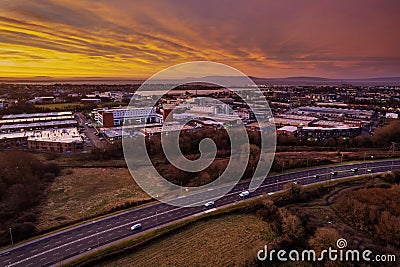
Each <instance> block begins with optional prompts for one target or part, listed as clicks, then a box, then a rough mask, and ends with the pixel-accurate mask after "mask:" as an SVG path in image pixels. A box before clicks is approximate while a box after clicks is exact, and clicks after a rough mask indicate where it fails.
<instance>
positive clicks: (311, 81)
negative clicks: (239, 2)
mask: <svg viewBox="0 0 400 267" xmlns="http://www.w3.org/2000/svg"><path fill="white" fill-rule="evenodd" d="M216 78H217V79H218V80H222V81H224V80H225V81H229V82H230V83H234V81H235V80H236V79H238V80H239V79H240V78H239V77H232V76H207V77H201V78H198V79H199V81H207V80H208V79H211V80H213V79H216ZM250 78H251V79H252V80H253V81H254V82H255V83H256V84H258V85H261V84H265V85H289V86H296V85H297V86H311V85H322V86H323V85H329V86H338V85H342V84H350V85H354V86H379V85H381V86H384V85H391V86H396V85H397V86H400V77H376V78H358V79H348V78H344V79H338V78H323V77H307V76H299V77H286V78H262V77H254V76H250ZM191 79H192V78H187V79H185V80H191ZM143 81H144V79H129V78H99V77H85V78H71V79H67V78H65V79H60V78H53V77H47V76H39V77H33V78H1V77H0V82H3V83H46V84H54V83H69V84H140V83H142V82H143ZM176 81H177V80H175V79H168V80H163V81H161V80H160V83H161V82H168V83H175V82H176Z"/></svg>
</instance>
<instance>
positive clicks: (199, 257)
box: [100, 214, 275, 267]
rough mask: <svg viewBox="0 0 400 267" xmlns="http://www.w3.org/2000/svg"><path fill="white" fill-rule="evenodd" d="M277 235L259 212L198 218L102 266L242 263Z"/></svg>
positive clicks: (231, 264)
mask: <svg viewBox="0 0 400 267" xmlns="http://www.w3.org/2000/svg"><path fill="white" fill-rule="evenodd" d="M274 237H275V234H274V232H273V231H272V230H271V229H270V227H269V225H268V224H267V223H266V222H264V221H262V220H261V219H259V218H258V217H256V216H255V215H245V214H237V215H226V216H222V217H219V218H216V219H212V220H209V221H201V222H197V223H195V224H193V225H192V226H190V227H189V228H187V229H185V230H183V231H181V232H179V233H177V234H174V235H173V236H170V237H168V238H163V239H161V240H156V241H154V242H152V243H150V244H149V245H147V246H144V247H143V248H141V249H139V250H138V251H136V252H134V253H131V254H129V255H126V256H125V257H122V258H119V259H115V260H112V261H109V262H105V263H104V264H102V265H100V266H107V267H111V266H147V267H151V266H200V265H201V266H238V265H243V264H245V262H246V261H247V260H248V259H251V258H254V257H255V256H256V255H257V251H258V250H259V249H262V248H263V247H264V245H265V244H266V243H267V242H269V241H271V240H273V239H274Z"/></svg>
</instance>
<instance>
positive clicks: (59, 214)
mask: <svg viewBox="0 0 400 267" xmlns="http://www.w3.org/2000/svg"><path fill="white" fill-rule="evenodd" d="M144 199H149V197H148V195H146V194H145V193H144V192H143V191H142V190H141V189H140V188H139V187H138V186H137V185H136V183H135V182H134V180H133V178H132V177H131V175H130V173H129V171H128V169H125V168H67V169H65V170H64V171H63V174H62V175H61V176H59V177H57V178H56V180H55V182H54V183H53V184H52V186H51V187H50V189H49V192H48V197H47V200H46V202H45V203H44V204H43V206H42V207H41V208H40V210H41V213H40V215H39V219H38V225H37V227H38V229H39V230H44V229H48V228H50V227H54V226H57V225H62V224H65V223H69V222H73V221H76V220H80V219H84V218H85V217H88V216H93V215H96V214H99V213H102V212H106V211H109V210H110V209H112V208H115V207H117V206H120V205H123V204H124V203H126V202H134V201H138V200H144Z"/></svg>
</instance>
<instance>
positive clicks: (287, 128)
mask: <svg viewBox="0 0 400 267" xmlns="http://www.w3.org/2000/svg"><path fill="white" fill-rule="evenodd" d="M278 131H285V132H291V133H294V132H296V131H297V127H296V126H283V127H281V128H279V129H278Z"/></svg>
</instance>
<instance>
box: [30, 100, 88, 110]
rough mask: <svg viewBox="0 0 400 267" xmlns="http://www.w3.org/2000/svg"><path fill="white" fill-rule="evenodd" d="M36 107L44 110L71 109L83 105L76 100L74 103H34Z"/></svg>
mask: <svg viewBox="0 0 400 267" xmlns="http://www.w3.org/2000/svg"><path fill="white" fill-rule="evenodd" d="M35 107H37V108H42V109H46V110H71V109H76V108H83V107H85V105H84V104H82V103H79V102H76V103H55V104H38V105H35Z"/></svg>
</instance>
